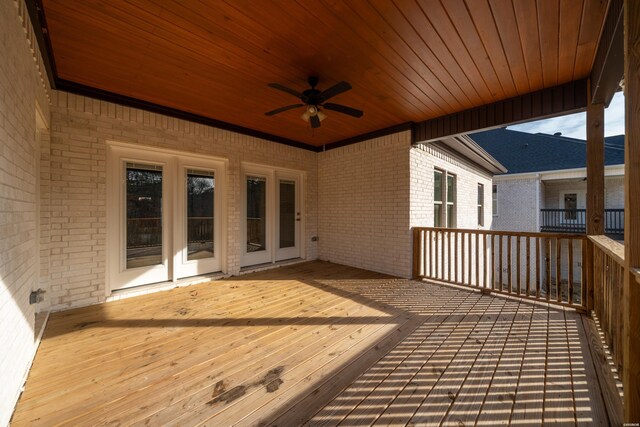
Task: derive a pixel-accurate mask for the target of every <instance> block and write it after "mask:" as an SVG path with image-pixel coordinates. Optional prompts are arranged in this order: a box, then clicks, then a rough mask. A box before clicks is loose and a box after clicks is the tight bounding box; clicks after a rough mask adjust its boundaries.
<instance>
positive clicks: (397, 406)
mask: <svg viewBox="0 0 640 427" xmlns="http://www.w3.org/2000/svg"><path fill="white" fill-rule="evenodd" d="M543 421H544V422H545V423H559V424H563V425H566V424H574V423H577V424H587V423H594V424H595V425H604V424H607V423H608V421H607V418H606V412H605V410H604V406H603V402H602V400H601V396H600V391H599V388H598V382H597V380H596V376H595V373H594V369H593V364H592V361H591V356H590V352H589V350H588V346H587V340H586V339H585V330H584V328H583V323H582V319H581V317H580V315H579V314H576V313H575V312H572V311H568V310H563V309H558V308H550V307H547V306H545V305H535V304H532V303H530V302H525V301H519V300H516V299H506V298H502V297H494V296H490V295H482V294H480V293H477V292H472V291H467V290H462V289H458V288H453V287H448V286H442V285H434V284H429V283H424V282H413V281H409V280H402V279H396V278H392V277H388V276H384V275H380V274H376V273H372V272H369V271H364V270H357V269H353V268H349V267H344V266H340V265H335V264H330V263H324V262H310V263H303V264H298V265H294V266H288V267H282V268H278V269H274V270H270V271H266V272H260V273H254V274H250V275H245V276H240V277H238V278H233V279H228V280H219V281H215V282H211V283H206V284H201V285H195V286H190V287H186V288H177V289H173V290H171V291H165V292H159V293H156V294H152V295H146V296H141V297H135V298H130V299H126V300H120V301H115V302H111V303H107V304H102V305H99V306H92V307H86V308H82V309H77V310H72V311H67V312H62V313H57V314H54V315H53V316H52V317H51V319H50V321H49V324H48V326H47V329H46V331H45V335H44V339H43V341H42V344H41V346H40V349H39V350H38V354H37V356H36V359H35V361H34V364H33V368H32V370H31V373H30V375H29V379H28V381H27V385H26V389H25V391H24V393H23V395H22V397H21V399H20V401H19V403H18V407H17V409H16V412H15V414H14V417H13V421H12V424H13V425H16V426H19V425H46V426H51V425H56V424H67V425H74V426H76V425H106V424H108V425H152V426H156V425H176V426H177V425H180V426H191V425H200V424H203V425H211V426H226V425H267V424H274V425H279V426H283V427H288V426H294V425H300V424H305V423H308V424H309V425H313V426H316V425H344V426H364V425H372V424H375V425H407V424H410V425H437V424H444V425H457V426H462V425H467V426H468V425H487V426H494V425H498V424H507V423H512V424H514V425H540V424H541V423H542V422H543Z"/></svg>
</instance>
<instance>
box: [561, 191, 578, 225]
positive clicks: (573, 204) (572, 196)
mask: <svg viewBox="0 0 640 427" xmlns="http://www.w3.org/2000/svg"><path fill="white" fill-rule="evenodd" d="M577 208H578V195H577V194H576V193H566V194H565V195H564V219H565V220H575V219H576V218H577V212H576V209H577Z"/></svg>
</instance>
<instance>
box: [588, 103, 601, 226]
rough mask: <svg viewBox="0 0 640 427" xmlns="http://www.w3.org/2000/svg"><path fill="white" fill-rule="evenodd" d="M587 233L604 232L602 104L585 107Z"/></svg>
mask: <svg viewBox="0 0 640 427" xmlns="http://www.w3.org/2000/svg"><path fill="white" fill-rule="evenodd" d="M587 234H589V235H598V234H604V104H589V106H588V107H587Z"/></svg>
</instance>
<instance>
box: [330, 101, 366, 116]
mask: <svg viewBox="0 0 640 427" xmlns="http://www.w3.org/2000/svg"><path fill="white" fill-rule="evenodd" d="M323 107H324V108H326V109H327V110H331V111H337V112H338V113H342V114H347V115H349V116H353V117H362V115H363V114H364V113H363V112H362V111H361V110H356V109H355V108H351V107H347V106H346V105H340V104H332V103H331V102H328V103H326V104H324V105H323Z"/></svg>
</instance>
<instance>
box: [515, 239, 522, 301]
mask: <svg viewBox="0 0 640 427" xmlns="http://www.w3.org/2000/svg"><path fill="white" fill-rule="evenodd" d="M521 258H522V257H521V256H520V236H516V293H517V294H518V295H520V261H521Z"/></svg>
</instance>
